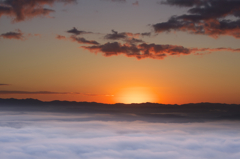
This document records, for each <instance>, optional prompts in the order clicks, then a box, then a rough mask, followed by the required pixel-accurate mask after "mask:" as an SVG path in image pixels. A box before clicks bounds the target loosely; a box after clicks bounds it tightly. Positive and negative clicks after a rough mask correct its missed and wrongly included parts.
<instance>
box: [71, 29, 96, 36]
mask: <svg viewBox="0 0 240 159" xmlns="http://www.w3.org/2000/svg"><path fill="white" fill-rule="evenodd" d="M67 32H68V33H71V34H74V35H81V34H91V33H92V32H86V31H81V30H77V29H76V28H75V27H73V29H71V30H68V31H67Z"/></svg>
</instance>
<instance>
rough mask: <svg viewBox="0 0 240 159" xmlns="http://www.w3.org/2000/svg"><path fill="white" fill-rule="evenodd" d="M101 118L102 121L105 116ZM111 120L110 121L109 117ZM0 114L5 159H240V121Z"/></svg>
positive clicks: (0, 143)
mask: <svg viewBox="0 0 240 159" xmlns="http://www.w3.org/2000/svg"><path fill="white" fill-rule="evenodd" d="M101 119H102V120H101ZM110 119H111V120H110ZM113 119H114V116H113V115H108V114H67V113H41V112H3V111H2V112H0V158H1V159H203V158H204V159H206V158H211V159H239V158H240V126H239V122H234V121H221V122H219V121H218V122H188V123H163V122H146V121H141V120H137V121H127V120H126V119H124V117H123V118H122V119H120V118H118V119H117V120H113Z"/></svg>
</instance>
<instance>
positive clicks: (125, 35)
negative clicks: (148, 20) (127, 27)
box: [104, 30, 151, 40]
mask: <svg viewBox="0 0 240 159" xmlns="http://www.w3.org/2000/svg"><path fill="white" fill-rule="evenodd" d="M140 35H142V36H150V35H151V33H135V34H134V33H129V32H121V33H118V32H117V31H115V30H112V34H107V35H105V37H104V38H105V39H107V40H128V39H129V38H138V37H139V36H140Z"/></svg>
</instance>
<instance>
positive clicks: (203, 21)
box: [153, 0, 240, 38]
mask: <svg viewBox="0 0 240 159" xmlns="http://www.w3.org/2000/svg"><path fill="white" fill-rule="evenodd" d="M162 4H167V5H173V6H179V7H191V8H190V9H189V10H188V13H189V14H184V15H180V16H172V17H171V18H170V19H169V20H168V21H167V22H161V23H157V24H154V25H153V28H154V30H155V31H156V32H157V33H161V32H169V31H172V30H175V31H186V32H189V33H193V34H203V35H208V36H211V37H214V38H218V37H219V36H220V35H230V36H233V37H235V38H240V19H239V18H240V1H236V0H220V1H218V0H204V1H200V0H192V1H186V0H166V1H164V2H162ZM227 16H233V17H235V18H237V20H230V19H227Z"/></svg>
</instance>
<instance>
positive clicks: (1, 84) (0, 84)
mask: <svg viewBox="0 0 240 159" xmlns="http://www.w3.org/2000/svg"><path fill="white" fill-rule="evenodd" d="M0 86H10V84H3V83H0Z"/></svg>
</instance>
